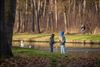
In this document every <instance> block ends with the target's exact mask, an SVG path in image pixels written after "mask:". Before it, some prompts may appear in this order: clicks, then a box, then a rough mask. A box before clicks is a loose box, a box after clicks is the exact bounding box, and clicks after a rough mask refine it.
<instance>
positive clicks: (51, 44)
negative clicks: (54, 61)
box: [49, 34, 55, 52]
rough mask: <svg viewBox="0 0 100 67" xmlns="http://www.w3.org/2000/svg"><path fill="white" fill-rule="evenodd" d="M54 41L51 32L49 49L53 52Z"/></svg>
mask: <svg viewBox="0 0 100 67" xmlns="http://www.w3.org/2000/svg"><path fill="white" fill-rule="evenodd" d="M54 43H55V41H54V34H51V37H50V42H49V44H50V51H51V52H53V45H54Z"/></svg>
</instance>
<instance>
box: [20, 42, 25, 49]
mask: <svg viewBox="0 0 100 67" xmlns="http://www.w3.org/2000/svg"><path fill="white" fill-rule="evenodd" d="M20 47H22V48H23V47H24V42H23V40H21V44H20Z"/></svg>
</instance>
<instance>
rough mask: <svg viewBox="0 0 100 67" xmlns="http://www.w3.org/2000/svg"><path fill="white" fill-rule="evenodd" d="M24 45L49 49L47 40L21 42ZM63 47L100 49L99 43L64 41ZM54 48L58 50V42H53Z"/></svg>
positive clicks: (75, 49)
mask: <svg viewBox="0 0 100 67" xmlns="http://www.w3.org/2000/svg"><path fill="white" fill-rule="evenodd" d="M23 44H24V47H26V48H29V47H30V46H31V47H32V48H36V49H42V50H48V49H49V47H50V46H49V43H48V42H23ZM13 46H17V47H20V46H21V42H13ZM65 48H66V50H67V51H74V52H75V51H77V52H78V51H100V44H81V43H66V44H65ZM54 49H56V50H60V43H55V44H54Z"/></svg>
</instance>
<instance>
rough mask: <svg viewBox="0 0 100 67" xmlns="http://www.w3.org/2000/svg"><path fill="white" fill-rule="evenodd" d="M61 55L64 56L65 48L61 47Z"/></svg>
mask: <svg viewBox="0 0 100 67" xmlns="http://www.w3.org/2000/svg"><path fill="white" fill-rule="evenodd" d="M61 54H65V48H64V45H61Z"/></svg>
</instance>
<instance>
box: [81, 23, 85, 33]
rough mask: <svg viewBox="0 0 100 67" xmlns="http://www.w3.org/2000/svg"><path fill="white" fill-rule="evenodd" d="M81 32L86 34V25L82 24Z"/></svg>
mask: <svg viewBox="0 0 100 67" xmlns="http://www.w3.org/2000/svg"><path fill="white" fill-rule="evenodd" d="M81 33H82V34H84V33H85V25H83V24H82V25H81Z"/></svg>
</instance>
